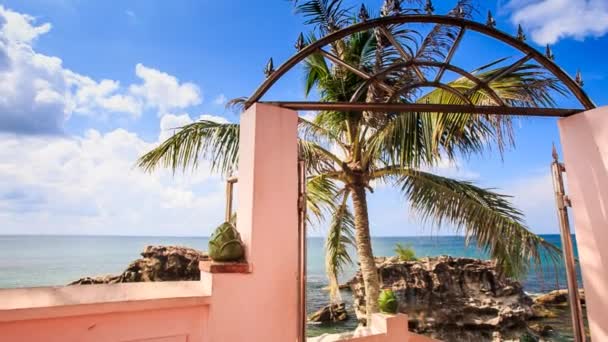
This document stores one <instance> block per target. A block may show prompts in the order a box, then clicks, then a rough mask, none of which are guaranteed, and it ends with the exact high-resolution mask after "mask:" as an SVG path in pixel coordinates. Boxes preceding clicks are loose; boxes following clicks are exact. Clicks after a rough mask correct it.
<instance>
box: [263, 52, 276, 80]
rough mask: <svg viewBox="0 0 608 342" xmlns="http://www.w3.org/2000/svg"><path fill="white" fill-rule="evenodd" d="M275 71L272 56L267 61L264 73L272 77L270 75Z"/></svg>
mask: <svg viewBox="0 0 608 342" xmlns="http://www.w3.org/2000/svg"><path fill="white" fill-rule="evenodd" d="M273 72H274V62H273V61H272V57H270V59H269V60H268V63H266V67H265V68H264V75H266V77H270V75H272V73H273Z"/></svg>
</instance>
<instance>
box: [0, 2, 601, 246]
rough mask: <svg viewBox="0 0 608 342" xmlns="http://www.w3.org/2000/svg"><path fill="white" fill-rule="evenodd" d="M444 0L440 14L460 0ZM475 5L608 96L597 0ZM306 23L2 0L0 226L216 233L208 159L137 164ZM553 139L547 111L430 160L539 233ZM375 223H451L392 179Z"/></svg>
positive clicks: (210, 109)
mask: <svg viewBox="0 0 608 342" xmlns="http://www.w3.org/2000/svg"><path fill="white" fill-rule="evenodd" d="M346 3H348V4H352V5H356V6H358V5H359V4H360V2H351V1H346ZM365 3H366V5H368V7H369V8H379V5H380V3H381V1H366V2H365ZM435 3H436V4H435V7H436V9H437V12H440V13H441V12H444V13H445V12H446V11H447V9H448V7H449V5H450V4H452V3H453V2H452V1H435ZM477 9H478V13H477V14H476V20H479V21H485V15H486V12H487V10H488V9H490V10H492V12H493V13H495V16H496V18H497V20H498V26H499V28H500V29H502V30H504V31H507V32H513V33H514V32H516V27H517V23H522V24H523V26H524V27H525V28H526V33H527V35H528V41H529V42H530V43H531V44H533V45H535V46H536V47H537V48H539V49H544V44H546V43H551V44H552V46H553V51H554V53H555V55H556V61H557V62H558V64H560V65H561V66H562V67H563V68H564V70H565V71H566V72H568V73H570V74H574V73H575V72H576V70H577V69H580V70H581V71H582V73H583V76H584V79H585V90H586V91H587V92H588V94H589V95H590V96H591V98H592V99H593V100H594V101H595V102H596V104H597V105H605V104H608V95H606V93H605V91H603V89H604V88H602V85H603V84H606V82H608V78H607V77H608V64H606V63H605V62H604V58H605V57H603V56H605V55H606V53H607V52H608V37H606V32H607V31H608V5H607V4H606V3H605V1H604V0H588V1H585V0H570V1H567V0H511V1H479V2H478V4H477ZM302 31H304V32H306V31H308V29H307V28H306V27H305V26H304V25H303V19H302V18H301V17H300V16H298V15H296V14H294V11H293V8H292V6H291V4H290V2H288V1H283V0H272V1H271V0H267V1H244V0H243V1H194V0H193V1H186V0H182V1H155V2H150V1H143V0H139V1H134V0H130V1H129V0H126V1H84V0H2V1H0V234H122V235H189V236H192V235H194V236H198V235H208V234H209V232H210V231H211V230H212V229H213V228H214V226H215V225H216V224H217V223H219V221H220V220H221V219H222V217H221V216H222V214H221V213H222V210H223V184H222V182H221V179H220V178H219V177H218V176H216V175H210V174H208V173H207V172H206V171H204V170H202V169H201V170H199V171H197V172H195V173H188V174H186V175H177V176H175V177H173V176H172V175H171V174H170V173H169V172H158V173H155V174H153V175H144V174H142V173H141V172H140V171H138V170H136V169H134V168H133V164H134V161H135V160H136V158H137V156H139V155H140V154H141V153H143V152H145V151H147V150H149V149H150V148H152V147H153V146H155V145H156V144H158V142H159V141H161V140H162V139H164V138H166V137H167V136H168V135H170V134H171V130H170V128H173V127H177V126H180V125H183V124H185V123H188V122H191V121H192V120H196V119H198V118H199V117H201V116H203V115H205V117H206V118H211V119H215V120H228V121H234V122H235V121H238V115H236V114H234V113H232V112H230V111H227V110H225V109H224V102H225V99H230V98H234V97H240V96H247V95H249V94H250V93H251V92H253V90H254V89H255V88H256V87H257V86H258V85H259V83H260V82H261V81H262V79H263V74H262V69H263V67H264V65H265V63H266V61H267V60H268V58H269V57H270V56H272V57H273V58H274V60H275V64H279V63H281V62H282V61H285V60H286V59H287V58H289V56H291V55H292V54H293V53H294V48H293V44H294V42H295V40H296V38H297V36H298V34H299V33H300V32H302ZM505 56H514V58H515V56H517V53H516V52H515V51H513V50H512V49H510V48H507V47H505V46H503V45H501V44H499V43H496V42H493V41H491V40H489V39H485V38H483V37H481V36H478V35H474V34H473V35H470V36H467V38H465V40H464V41H463V44H462V47H461V49H460V50H459V52H458V53H457V55H456V57H455V64H457V65H460V66H463V67H466V68H474V67H476V66H480V65H482V64H484V63H485V62H488V61H491V60H493V59H496V58H499V57H505ZM302 85H303V80H302V73H301V72H300V70H298V69H296V70H294V71H293V72H291V73H290V74H289V75H287V77H285V78H284V79H283V80H281V81H280V82H279V83H278V84H277V85H276V86H275V87H274V88H273V90H272V91H271V92H270V93H269V94H268V97H267V99H272V98H274V99H294V100H296V99H303V90H302V89H303V86H302ZM560 104H561V105H563V106H566V107H572V106H577V104H576V103H575V102H574V101H572V100H569V99H560ZM553 142H555V143H559V136H558V133H557V126H556V124H555V120H554V119H524V120H521V121H518V122H517V127H516V143H517V147H516V148H515V149H513V150H510V151H508V152H507V153H506V154H505V155H504V156H503V158H502V159H501V157H500V156H498V155H497V154H496V153H494V154H491V153H488V154H487V155H485V156H482V157H476V158H473V159H471V160H459V161H458V163H457V165H443V166H441V167H440V168H439V169H438V170H436V171H437V172H439V173H441V174H445V175H450V176H454V177H459V178H464V179H469V180H473V181H475V182H477V183H479V184H481V185H483V186H487V187H494V188H497V189H499V191H501V192H503V193H507V194H511V195H513V196H514V199H513V201H514V203H515V204H516V205H517V206H518V207H520V208H521V209H522V210H523V211H524V212H525V213H526V215H527V221H528V223H529V225H530V226H531V227H532V229H533V230H534V231H535V232H538V233H555V232H557V227H556V219H555V209H554V202H553V198H552V193H551V191H552V190H551V182H550V178H549V173H548V170H549V169H548V165H549V163H550V158H551V157H550V156H551V144H552V143H553ZM370 221H371V223H372V230H373V234H375V235H393V236H394V235H420V234H422V235H428V234H431V233H433V234H453V232H452V231H450V230H449V229H445V230H442V231H440V232H437V231H436V230H434V229H433V228H432V227H425V228H423V227H422V225H421V224H420V222H418V221H417V220H416V219H415V217H413V216H412V215H411V214H410V213H409V212H408V211H407V210H406V209H405V206H404V202H403V200H402V198H401V195H400V194H399V193H398V192H396V191H394V190H392V189H390V188H387V187H380V188H378V189H377V190H376V192H375V193H374V194H373V195H372V196H371V203H370ZM322 232H323V229H322V227H321V228H318V230H317V231H316V232H315V234H322Z"/></svg>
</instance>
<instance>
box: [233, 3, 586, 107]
mask: <svg viewBox="0 0 608 342" xmlns="http://www.w3.org/2000/svg"><path fill="white" fill-rule="evenodd" d="M408 23H418V24H439V25H448V26H456V27H460V28H461V30H460V33H459V35H458V36H457V38H456V40H455V42H454V44H453V45H452V47H451V49H450V51H449V52H448V56H447V57H446V59H445V62H444V63H439V62H430V61H417V60H414V59H412V58H413V57H410V56H409V54H407V52H406V51H403V52H404V53H405V55H403V54H402V57H403V59H404V61H405V62H406V63H408V62H409V63H411V64H410V65H409V66H411V67H412V68H413V69H414V71H420V70H419V68H418V66H423V65H424V64H423V63H427V64H429V63H437V66H438V67H439V68H440V70H439V76H443V73H444V72H445V70H452V71H455V72H457V73H459V74H461V75H463V76H465V77H467V78H469V79H471V80H472V81H473V82H475V83H476V85H475V86H474V88H472V89H469V90H468V91H467V92H465V93H464V95H465V96H468V95H470V94H469V92H470V93H472V92H474V91H476V90H480V89H483V90H484V91H485V92H487V93H488V95H490V96H491V97H492V98H493V99H494V101H495V102H497V104H498V105H496V106H472V105H462V106H456V107H455V106H452V105H449V106H446V105H440V104H426V105H419V104H401V103H393V104H389V103H367V102H355V101H356V99H357V97H355V96H353V101H352V102H341V103H319V102H270V103H274V104H277V105H280V106H283V107H287V108H292V109H298V110H304V109H306V110H325V109H331V110H365V111H381V110H388V109H390V110H395V111H406V110H421V111H425V112H446V111H447V112H452V113H478V114H504V115H525V116H569V115H573V114H576V113H579V112H582V111H584V110H588V109H593V108H595V104H594V103H593V101H592V100H591V99H590V98H589V96H588V95H587V94H586V93H585V92H584V91H583V89H582V88H581V86H580V85H579V84H578V83H577V82H576V81H575V80H574V79H572V78H571V77H570V76H569V75H568V74H567V73H566V72H565V71H564V70H562V69H561V68H560V67H559V66H558V65H557V64H555V63H554V62H553V61H552V60H551V59H549V58H547V57H546V56H545V55H544V54H543V53H541V52H539V51H537V50H536V49H535V48H533V47H532V46H530V45H528V44H527V43H525V42H524V41H521V40H519V39H517V38H516V37H512V36H510V35H508V34H506V33H504V32H501V31H499V30H497V29H495V28H494V27H492V26H488V25H485V24H482V23H478V22H475V21H472V20H468V19H464V18H459V17H454V16H445V15H424V14H408V15H393V16H387V17H381V18H376V19H370V20H366V21H364V22H360V23H358V24H355V25H352V26H350V27H347V28H344V29H342V30H339V31H336V32H334V33H332V34H329V35H327V36H325V37H322V38H320V39H318V40H317V41H315V42H313V43H311V44H310V45H308V46H306V47H303V48H302V49H301V50H300V51H299V52H298V53H296V54H295V55H294V56H293V57H291V58H290V59H289V60H287V61H286V62H285V63H283V64H282V65H281V66H280V67H278V68H277V69H276V70H274V71H273V72H272V73H271V74H270V75H269V77H268V78H266V80H265V81H264V82H263V83H262V84H261V85H260V86H259V88H258V89H257V90H256V91H255V92H254V93H253V94H252V95H251V96H250V97H249V98H248V100H247V101H246V102H245V107H246V108H247V107H249V106H251V105H252V104H254V103H256V102H261V99H262V97H263V96H264V95H265V94H266V92H268V90H269V89H270V88H271V87H272V86H273V85H274V84H275V83H276V82H277V81H278V80H279V79H280V78H281V77H282V76H283V75H284V74H285V73H287V72H288V71H289V70H291V69H292V68H293V67H294V66H295V65H297V64H298V63H300V62H301V61H303V60H304V59H306V58H307V57H308V56H310V55H312V54H314V53H319V52H321V51H323V50H322V48H323V47H324V46H326V45H329V44H331V43H332V42H335V41H337V40H340V39H342V38H345V37H347V36H350V35H352V34H354V33H357V32H361V31H366V30H371V29H379V30H380V31H381V32H382V33H383V34H384V35H385V36H386V37H387V39H389V41H391V38H392V40H393V41H394V42H393V41H391V43H393V45H394V47H395V48H396V49H397V51H399V52H400V53H402V52H401V51H400V50H399V49H400V48H401V50H403V48H402V46H401V45H400V44H399V43H398V42H397V41H396V40H395V39H394V37H392V35H390V34H389V35H388V36H387V35H386V34H385V32H386V31H388V30H387V29H386V28H387V27H388V26H389V25H400V24H408ZM466 31H472V32H478V33H481V34H484V35H486V36H489V37H491V38H494V39H496V40H499V41H501V42H503V43H505V44H507V45H510V46H511V47H513V48H515V49H517V50H519V51H521V52H522V53H524V55H525V56H524V57H523V58H522V59H520V60H518V61H516V62H515V63H514V64H511V65H510V66H508V67H506V68H505V69H504V70H503V72H502V73H499V75H495V76H494V77H493V78H492V79H491V80H483V81H482V80H480V79H479V78H477V77H475V76H474V75H472V74H471V73H468V72H466V71H464V70H463V69H460V68H457V67H455V66H453V65H451V64H450V63H451V59H452V57H453V54H454V51H455V50H456V48H457V47H458V45H459V43H460V40H461V39H462V36H463V35H464V33H465V32H466ZM389 33H390V32H389ZM395 44H396V45H395ZM327 54H328V53H327V52H325V53H322V55H324V56H325V57H326V58H328V56H327ZM333 57H335V56H332V58H333ZM336 58H337V57H336ZM529 60H534V61H535V62H536V63H538V64H539V65H541V66H542V67H544V68H545V69H546V70H547V71H548V72H549V73H551V74H552V75H553V76H555V77H556V78H557V79H559V80H560V81H561V82H562V83H563V84H564V85H565V86H566V87H567V88H568V89H569V90H570V92H571V93H572V94H573V95H574V96H575V97H576V98H577V99H578V101H579V102H580V104H581V105H582V107H583V108H582V109H564V108H530V107H508V106H506V105H505V104H504V102H503V101H497V96H495V95H496V93H495V92H493V91H492V90H491V87H490V86H489V85H488V84H489V83H490V82H491V81H494V80H496V79H498V78H500V77H502V76H504V75H505V74H506V73H508V72H509V71H510V70H509V69H511V70H512V69H514V68H517V67H518V66H520V65H523V64H524V63H525V62H527V61H529ZM333 62H334V63H338V64H341V62H338V61H336V60H333ZM351 67H352V66H351ZM352 68H354V67H352ZM355 69H356V68H355ZM357 70H358V71H361V70H359V69H357ZM456 70H458V71H456ZM351 71H352V70H351ZM385 71H386V70H382V71H380V72H379V73H383V72H385ZM361 72H362V71H361ZM363 73H364V72H363ZM417 73H418V72H417ZM364 74H365V76H363V75H360V76H362V77H364V79H365V80H366V84H367V85H369V82H375V81H377V80H378V77H377V74H376V75H369V74H367V73H364ZM423 76H424V75H423ZM368 77H369V78H368ZM419 77H420V76H419ZM436 78H437V76H436ZM421 81H422V82H428V81H427V80H426V79H425V78H421ZM431 83H432V84H434V85H437V84H441V83H440V82H439V81H437V80H435V81H434V82H431ZM384 85H386V84H384Z"/></svg>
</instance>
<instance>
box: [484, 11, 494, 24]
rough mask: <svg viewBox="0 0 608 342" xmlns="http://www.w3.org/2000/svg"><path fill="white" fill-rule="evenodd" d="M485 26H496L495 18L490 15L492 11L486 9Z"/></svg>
mask: <svg viewBox="0 0 608 342" xmlns="http://www.w3.org/2000/svg"><path fill="white" fill-rule="evenodd" d="M486 26H488V27H491V28H496V19H494V17H493V16H492V11H488V20H487V21H486Z"/></svg>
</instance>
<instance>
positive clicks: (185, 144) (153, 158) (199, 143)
mask: <svg viewBox="0 0 608 342" xmlns="http://www.w3.org/2000/svg"><path fill="white" fill-rule="evenodd" d="M238 147H239V125H238V124H233V123H218V122H214V121H207V120H201V121H197V122H194V123H191V124H189V125H186V126H183V127H181V128H179V131H178V132H177V133H175V134H174V135H173V136H171V137H170V138H169V139H167V140H166V141H164V142H163V143H161V144H160V146H158V147H156V148H154V149H153V150H152V151H150V152H148V153H146V154H144V155H143V156H142V157H140V158H139V159H138V161H137V166H138V167H140V168H142V169H144V170H145V171H146V172H152V171H154V170H156V169H157V168H159V167H165V168H170V169H172V170H173V172H175V171H177V170H179V169H181V170H182V171H185V170H186V169H187V168H190V167H191V168H192V169H195V168H196V167H197V166H198V165H199V162H200V161H201V160H206V161H208V162H209V163H210V167H211V170H212V171H214V172H220V173H222V174H225V175H229V174H231V173H232V172H233V171H235V170H236V166H237V163H238V150H239V148H238Z"/></svg>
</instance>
